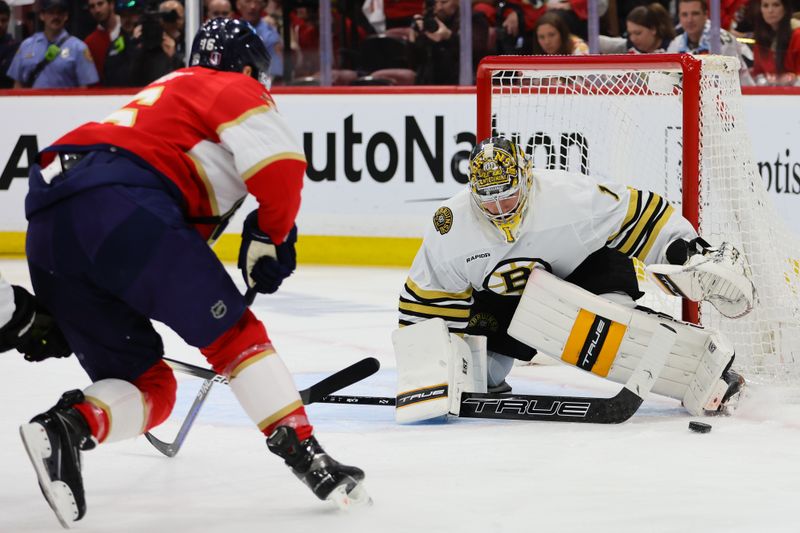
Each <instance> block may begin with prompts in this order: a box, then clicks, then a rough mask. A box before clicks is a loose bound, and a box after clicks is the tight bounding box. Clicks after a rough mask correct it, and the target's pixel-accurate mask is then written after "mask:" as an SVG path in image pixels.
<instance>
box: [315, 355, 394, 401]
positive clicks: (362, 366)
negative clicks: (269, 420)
mask: <svg viewBox="0 0 800 533" xmlns="http://www.w3.org/2000/svg"><path fill="white" fill-rule="evenodd" d="M380 368H381V363H380V361H378V360H377V359H375V358H374V357H367V358H365V359H362V360H360V361H357V362H355V363H353V364H352V365H350V366H348V367H346V368H343V369H342V370H339V371H338V372H336V373H334V374H331V375H330V376H328V377H327V378H325V379H323V380H322V381H320V382H318V383H315V384H313V385H311V386H310V387H308V388H307V389H303V390H301V391H300V398H301V399H302V400H303V404H304V405H308V404H310V403H319V402H320V400H322V398H324V397H326V396H328V395H330V394H332V393H334V392H336V391H338V390H341V389H343V388H345V387H349V386H350V385H352V384H354V383H358V382H359V381H361V380H363V379H366V378H368V377H370V376H371V375H372V374H374V373H376V372H377V371H378V370H380Z"/></svg>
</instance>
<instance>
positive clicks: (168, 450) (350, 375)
mask: <svg viewBox="0 0 800 533" xmlns="http://www.w3.org/2000/svg"><path fill="white" fill-rule="evenodd" d="M164 361H166V362H167V364H169V365H170V366H171V367H172V368H173V369H175V370H177V371H179V372H183V373H185V374H189V375H192V376H196V377H201V378H205V381H204V382H203V384H202V385H201V386H200V390H199V391H198V393H197V396H196V397H195V399H194V402H193V403H192V406H191V407H190V408H189V412H188V414H187V415H186V418H185V419H184V421H183V423H182V424H181V427H180V429H179V430H178V434H177V436H176V437H175V440H173V441H172V442H164V441H162V440H160V439H158V438H156V437H155V436H153V435H152V434H151V433H149V432H148V433H145V437H146V438H147V440H148V441H149V442H150V444H152V445H153V446H154V447H155V448H156V449H157V450H158V451H160V452H161V453H163V454H164V455H166V456H167V457H174V456H175V455H176V454H177V453H178V451H179V450H180V449H181V446H182V445H183V441H184V440H186V436H187V435H188V433H189V430H190V429H191V428H192V425H193V424H194V420H195V418H197V414H198V413H199V412H200V408H201V407H202V406H203V403H204V402H205V400H206V398H207V397H208V393H209V392H210V391H211V387H212V385H213V384H214V383H224V384H226V385H227V383H228V380H227V379H225V377H224V376H221V375H219V374H217V373H215V372H214V371H213V370H210V369H206V368H202V367H199V366H195V365H191V364H188V363H183V362H181V361H175V360H173V359H169V358H166V357H165V358H164ZM379 369H380V362H379V361H378V360H377V359H375V358H374V357H367V358H366V359H362V360H360V361H358V362H356V363H353V364H352V365H350V366H348V367H346V368H343V369H342V370H339V371H338V372H335V373H333V374H331V375H330V376H328V377H327V378H325V379H323V380H322V381H319V382H317V383H315V384H314V385H312V386H310V387H308V388H307V389H303V390H301V391H299V392H300V399H301V400H302V401H303V404H304V405H308V404H310V403H316V402H319V401H320V400H321V399H322V398H324V397H325V396H328V395H330V394H331V393H333V392H335V391H337V390H340V389H343V388H345V387H348V386H350V385H352V384H353V383H356V382H358V381H361V380H362V379H365V378H367V377H369V376H371V375H372V374H374V373H375V372H377V371H378V370H379Z"/></svg>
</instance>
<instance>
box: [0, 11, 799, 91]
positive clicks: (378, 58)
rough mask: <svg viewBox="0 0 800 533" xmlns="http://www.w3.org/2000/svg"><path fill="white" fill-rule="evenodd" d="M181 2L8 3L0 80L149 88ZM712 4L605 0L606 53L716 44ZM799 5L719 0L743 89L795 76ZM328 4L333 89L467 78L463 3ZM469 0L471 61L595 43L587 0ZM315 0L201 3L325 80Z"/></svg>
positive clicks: (296, 80)
mask: <svg viewBox="0 0 800 533" xmlns="http://www.w3.org/2000/svg"><path fill="white" fill-rule="evenodd" d="M182 1H183V0H36V2H35V4H34V5H33V6H32V7H31V8H26V9H25V10H22V9H18V12H15V15H16V19H17V20H16V23H17V24H16V26H15V27H14V28H10V27H9V18H10V15H11V11H10V9H9V6H8V4H7V3H6V1H5V0H0V88H10V87H14V88H36V89H43V88H71V87H92V86H102V87H137V86H142V85H146V84H147V83H149V82H150V81H153V80H155V79H157V78H159V77H161V76H163V75H165V74H167V73H169V72H172V71H173V70H175V69H178V68H181V67H182V66H184V64H185V61H186V59H187V58H186V50H185V36H184V33H183V32H184V6H183V4H182ZM707 1H708V0H673V1H671V2H670V1H669V0H658V1H656V2H653V3H648V2H652V0H599V1H598V11H599V14H600V15H601V19H600V28H601V33H602V35H601V36H600V42H599V45H600V53H664V52H670V53H675V52H686V53H691V54H707V53H710V51H711V48H712V45H711V42H710V38H711V37H710V27H711V23H710V21H709V7H708V4H707ZM793 1H794V0H722V2H721V7H722V13H721V15H722V16H721V20H722V28H721V30H720V47H721V53H722V54H725V55H729V56H734V57H737V58H738V59H739V61H740V65H741V68H740V80H741V82H742V84H743V85H751V84H759V85H795V84H798V85H800V80H798V76H797V74H798V73H800V10H798V7H797V6H795V5H794V4H793V3H792V2H793ZM332 4H333V6H334V8H333V13H332V16H331V20H332V28H331V29H332V35H333V46H334V57H333V64H332V65H331V67H332V69H333V81H334V83H335V84H423V85H452V84H458V83H459V82H463V81H464V80H462V79H460V75H462V76H463V72H462V71H461V69H460V68H459V64H460V61H461V54H460V44H461V42H460V35H459V32H460V29H461V19H462V16H463V15H462V14H461V13H460V8H461V4H460V1H459V0H337V1H336V2H332ZM471 5H472V10H471V13H469V15H468V16H469V22H467V24H469V25H471V34H472V61H473V65H476V64H477V62H478V61H480V59H481V58H482V57H485V56H487V55H495V54H543V55H580V54H587V53H588V52H589V47H588V46H587V44H586V42H587V18H588V8H587V0H472V2H471ZM318 6H319V2H318V0H204V2H203V12H202V16H203V18H204V19H209V18H217V17H237V18H241V19H243V20H246V21H248V22H249V23H250V24H252V25H253V27H254V28H255V30H256V32H257V34H258V35H259V36H260V37H261V39H262V40H263V41H264V44H265V45H266V47H267V49H268V50H269V52H270V54H271V55H272V58H273V61H272V65H271V68H270V75H271V78H272V80H273V83H276V84H280V83H286V84H318V83H319V78H320V74H319V71H320V63H319V42H320V31H319V13H318ZM670 7H671V8H672V9H673V11H672V12H671V11H670ZM796 13H797V17H795V14H796ZM20 15H22V17H20ZM287 32H288V35H287ZM473 70H474V69H473Z"/></svg>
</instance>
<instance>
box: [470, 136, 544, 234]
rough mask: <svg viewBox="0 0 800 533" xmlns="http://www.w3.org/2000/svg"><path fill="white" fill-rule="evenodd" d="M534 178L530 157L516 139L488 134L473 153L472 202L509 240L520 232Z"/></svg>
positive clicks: (471, 175)
mask: <svg viewBox="0 0 800 533" xmlns="http://www.w3.org/2000/svg"><path fill="white" fill-rule="evenodd" d="M532 182H533V172H532V162H531V159H530V158H529V157H527V156H526V155H525V153H524V152H523V151H522V150H521V149H520V147H519V146H517V144H516V143H514V142H513V141H510V140H508V139H505V138H503V137H489V138H488V139H485V140H483V141H481V142H480V143H478V145H477V146H475V148H474V149H473V150H472V153H471V154H470V158H469V191H470V194H471V196H472V200H473V203H474V205H475V206H476V207H477V208H478V209H479V211H480V212H481V213H482V214H483V215H484V216H486V218H488V219H489V221H490V222H491V223H492V224H494V226H495V227H496V228H497V229H498V230H499V231H500V232H501V233H502V235H503V238H505V240H506V242H514V241H516V240H517V237H518V236H519V230H520V227H521V225H522V219H523V217H524V215H525V208H526V205H527V201H528V195H529V193H530V190H531V184H532Z"/></svg>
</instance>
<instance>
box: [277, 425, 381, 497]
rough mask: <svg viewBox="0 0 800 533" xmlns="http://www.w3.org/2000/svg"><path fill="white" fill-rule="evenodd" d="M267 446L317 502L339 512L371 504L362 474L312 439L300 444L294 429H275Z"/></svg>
mask: <svg viewBox="0 0 800 533" xmlns="http://www.w3.org/2000/svg"><path fill="white" fill-rule="evenodd" d="M267 447H268V448H269V450H270V451H271V452H272V453H274V454H275V455H278V456H279V457H282V458H283V459H284V461H285V462H286V465H287V466H289V467H290V468H291V469H292V472H294V475H296V476H297V478H298V479H300V481H302V482H303V483H305V484H306V485H307V486H308V488H310V489H311V492H313V493H314V495H315V496H316V497H317V498H319V499H320V500H327V501H332V502H333V503H335V504H336V506H337V507H339V508H340V509H347V508H349V507H351V506H352V505H359V504H364V503H367V504H369V503H372V500H371V499H370V497H369V495H368V494H367V492H366V491H365V490H364V487H363V483H362V481H363V480H364V471H363V470H361V469H360V468H356V467H354V466H347V465H343V464H341V463H339V462H338V461H336V460H335V459H333V458H332V457H331V456H329V455H328V454H327V453H325V450H323V449H322V446H320V445H319V443H318V442H317V439H316V438H314V437H313V436H311V437H309V438H307V439H306V440H304V441H303V442H300V441H298V440H297V434H296V433H295V431H294V429H292V428H291V427H289V426H278V427H277V428H276V429H275V431H273V432H272V435H270V436H269V438H267Z"/></svg>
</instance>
